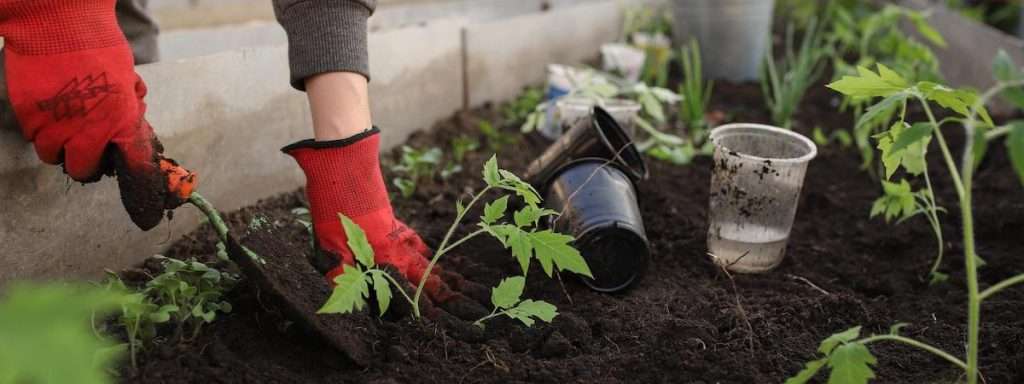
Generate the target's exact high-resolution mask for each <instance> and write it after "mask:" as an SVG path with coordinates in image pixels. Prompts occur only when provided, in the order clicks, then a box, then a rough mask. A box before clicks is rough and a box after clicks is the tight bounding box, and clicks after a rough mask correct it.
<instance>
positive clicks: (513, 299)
mask: <svg viewBox="0 0 1024 384" xmlns="http://www.w3.org/2000/svg"><path fill="white" fill-rule="evenodd" d="M525 286H526V278H525V277H523V276H514V277H509V278H506V279H504V280H502V281H501V283H499V284H498V286H497V287H495V288H494V289H493V290H491V303H493V304H494V307H495V308H501V309H509V308H512V307H513V306H515V305H516V303H518V302H519V299H520V297H522V296H523V287H525Z"/></svg>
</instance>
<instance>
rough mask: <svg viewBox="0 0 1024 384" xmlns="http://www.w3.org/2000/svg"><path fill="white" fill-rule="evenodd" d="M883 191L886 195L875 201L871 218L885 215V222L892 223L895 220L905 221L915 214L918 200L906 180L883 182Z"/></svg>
mask: <svg viewBox="0 0 1024 384" xmlns="http://www.w3.org/2000/svg"><path fill="white" fill-rule="evenodd" d="M882 190H883V191H884V192H885V194H884V195H882V197H879V198H878V200H875V203H874V205H873V206H872V207H871V217H875V216H878V215H880V214H883V213H884V214H885V221H891V220H892V219H894V218H904V219H905V218H907V217H909V216H911V215H913V214H914V213H915V208H916V207H917V206H916V203H917V200H915V199H914V193H913V192H912V191H911V188H910V183H907V181H906V180H900V182H899V183H891V182H888V181H885V180H882Z"/></svg>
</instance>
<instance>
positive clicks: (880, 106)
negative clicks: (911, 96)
mask: <svg viewBox="0 0 1024 384" xmlns="http://www.w3.org/2000/svg"><path fill="white" fill-rule="evenodd" d="M907 97H908V95H907V94H906V93H905V92H900V93H897V94H893V95H889V96H887V97H886V98H884V99H882V101H879V102H878V103H875V104H874V105H872V106H870V107H868V109H867V110H865V111H864V114H862V115H860V118H859V119H857V123H856V125H855V126H856V127H861V126H864V125H865V124H871V123H872V122H873V121H874V120H875V119H876V118H878V117H880V116H889V117H891V116H892V112H893V111H894V110H895V109H896V108H899V107H900V106H901V105H902V103H903V102H904V101H905V100H907Z"/></svg>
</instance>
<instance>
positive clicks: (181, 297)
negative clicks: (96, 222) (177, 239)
mask: <svg viewBox="0 0 1024 384" xmlns="http://www.w3.org/2000/svg"><path fill="white" fill-rule="evenodd" d="M157 258H159V259H161V260H163V267H164V272H163V273H161V274H160V275H157V276H156V277H154V278H153V280H150V281H149V282H147V283H146V288H145V290H143V293H144V294H145V295H147V296H149V297H151V298H152V301H153V302H154V303H156V304H158V305H161V308H163V307H165V306H167V307H168V308H174V310H173V311H169V312H168V313H169V314H170V315H171V320H172V321H173V322H174V324H176V326H177V328H178V329H177V331H176V332H177V333H178V334H179V337H184V335H183V334H182V333H183V332H188V334H189V335H191V336H189V337H188V338H187V340H191V339H194V338H195V337H196V336H197V335H198V334H199V331H200V330H201V329H202V326H203V324H208V323H211V322H213V320H214V319H216V318H217V313H218V312H219V313H230V312H231V309H232V308H231V303H229V302H227V301H226V300H224V296H225V294H226V293H227V291H229V290H231V289H232V288H234V286H235V284H236V283H237V282H238V276H235V275H233V274H231V273H226V272H221V271H220V270H218V269H216V268H214V267H211V266H208V265H206V264H204V263H200V262H198V261H196V260H189V261H182V260H177V259H170V258H166V257H162V256H157Z"/></svg>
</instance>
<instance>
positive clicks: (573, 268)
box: [318, 156, 592, 320]
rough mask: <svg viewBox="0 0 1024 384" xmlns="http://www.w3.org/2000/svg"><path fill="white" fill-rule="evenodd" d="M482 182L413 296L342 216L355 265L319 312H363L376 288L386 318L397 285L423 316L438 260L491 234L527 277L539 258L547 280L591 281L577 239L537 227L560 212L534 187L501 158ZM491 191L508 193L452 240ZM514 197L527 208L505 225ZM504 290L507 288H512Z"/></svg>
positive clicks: (490, 165)
mask: <svg viewBox="0 0 1024 384" xmlns="http://www.w3.org/2000/svg"><path fill="white" fill-rule="evenodd" d="M483 179H484V181H485V182H486V184H487V186H486V187H484V188H483V189H482V190H480V191H479V192H477V193H476V194H474V195H473V198H472V200H471V201H470V202H469V204H466V205H463V204H462V203H461V202H457V203H456V216H455V221H454V222H453V223H452V224H451V226H450V227H449V228H448V232H447V233H446V234H445V236H444V239H443V240H441V244H440V245H438V247H437V251H435V252H434V255H433V257H432V258H431V260H430V263H429V264H428V265H427V268H426V270H425V271H424V273H423V278H421V279H420V281H419V282H418V283H419V284H418V285H417V287H416V291H415V292H413V293H412V296H410V295H409V294H408V293H406V292H405V291H404V290H402V289H401V288H400V287H401V285H399V284H398V282H397V281H395V280H394V278H393V277H391V276H390V275H389V274H388V273H387V272H386V271H385V270H384V269H382V268H383V266H379V265H377V264H376V262H375V261H374V251H373V247H371V246H370V244H369V242H368V241H367V240H366V235H365V233H364V232H363V230H362V229H361V228H359V226H358V225H356V224H355V223H354V222H353V221H352V220H351V219H349V218H347V217H345V216H344V215H341V214H339V219H340V220H341V223H342V227H343V228H344V229H345V233H346V235H347V236H348V246H349V249H351V250H352V253H353V255H354V256H355V260H356V263H355V265H345V266H344V267H343V273H342V274H341V275H339V276H338V277H337V278H335V280H334V282H335V284H336V285H335V287H334V291H333V292H332V293H331V297H329V298H328V299H327V302H326V303H324V305H323V307H321V308H320V310H319V311H318V313H321V314H327V313H351V312H354V311H357V310H361V309H363V308H364V307H365V305H366V299H368V298H369V296H370V288H373V291H374V294H375V296H376V298H377V303H378V305H379V308H378V310H379V312H380V314H381V315H383V314H384V313H385V312H386V311H387V309H388V306H390V303H391V298H392V292H391V284H394V285H395V287H398V291H399V293H400V294H401V295H402V298H404V299H405V300H406V301H408V302H409V304H411V305H412V308H413V315H414V316H415V317H416V318H420V317H421V314H420V305H419V303H420V299H421V297H422V295H423V288H424V286H425V284H426V282H427V278H428V277H430V272H431V271H432V270H433V268H434V266H435V265H437V262H438V260H440V259H441V257H442V256H444V255H445V254H447V253H448V252H450V251H451V250H452V249H454V248H455V247H457V246H459V245H461V244H463V243H465V242H466V241H469V240H470V239H472V238H475V237H477V236H479V235H483V234H489V235H491V236H493V237H494V238H495V239H497V240H498V241H500V242H501V243H502V244H503V245H504V246H505V248H507V249H509V250H511V252H512V255H513V256H514V257H515V258H516V259H517V261H518V262H519V264H520V266H521V267H522V269H523V274H524V275H525V274H526V272H527V270H528V269H529V266H530V262H531V260H533V259H536V260H537V261H538V262H539V263H540V265H541V268H542V269H543V270H544V272H545V273H546V274H547V275H548V276H549V277H550V276H552V274H553V273H554V269H555V268H557V269H558V270H560V271H570V272H573V273H577V274H580V275H584V276H588V277H592V275H591V272H590V268H589V267H588V266H587V263H586V261H585V260H584V259H583V257H582V256H581V255H580V253H579V251H577V250H576V249H574V248H573V247H572V246H571V245H570V243H571V242H572V241H573V238H572V237H571V236H568V235H564V234H559V233H555V232H553V231H551V230H549V229H540V228H539V223H540V220H541V219H542V218H545V217H548V216H551V215H554V214H556V212H554V211H551V210H548V209H543V208H541V207H539V205H538V204H539V203H540V197H539V196H538V195H537V191H536V190H534V189H533V187H532V186H530V184H528V183H526V182H524V181H522V180H521V179H519V177H517V176H516V175H515V174H513V173H512V172H509V171H506V170H504V169H500V168H498V161H497V158H495V157H493V156H492V157H491V159H490V160H488V161H487V163H486V164H485V165H484V170H483ZM491 191H504V192H506V193H510V194H506V195H503V196H501V197H499V198H497V199H494V200H493V201H491V202H490V203H487V204H485V206H484V209H483V211H484V214H483V216H481V217H480V221H479V222H478V223H477V226H478V229H477V230H475V231H473V232H471V233H469V234H467V235H465V236H463V237H461V238H459V239H458V240H454V238H453V235H454V233H455V230H456V229H457V228H458V227H459V226H460V224H461V223H462V221H463V219H464V218H465V216H466V214H467V213H468V212H469V210H470V209H471V208H472V207H473V206H475V205H476V204H477V203H478V202H480V201H481V199H482V198H483V197H484V196H485V195H487V194H488V192H491ZM510 195H516V196H518V197H519V198H520V199H521V200H522V201H523V202H524V203H525V204H526V205H525V207H523V208H522V209H520V210H518V211H516V212H515V213H514V214H513V221H512V222H511V223H507V222H504V221H502V219H503V218H504V217H505V214H506V211H507V209H508V200H509V197H510ZM504 289H508V287H505V288H504ZM503 295H504V294H503ZM503 303H504V302H503ZM533 303H537V302H533ZM528 307H529V305H528ZM525 310H526V309H524V311H525ZM552 317H553V316H552ZM538 318H540V319H542V320H543V319H545V318H547V316H546V315H545V316H538Z"/></svg>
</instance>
